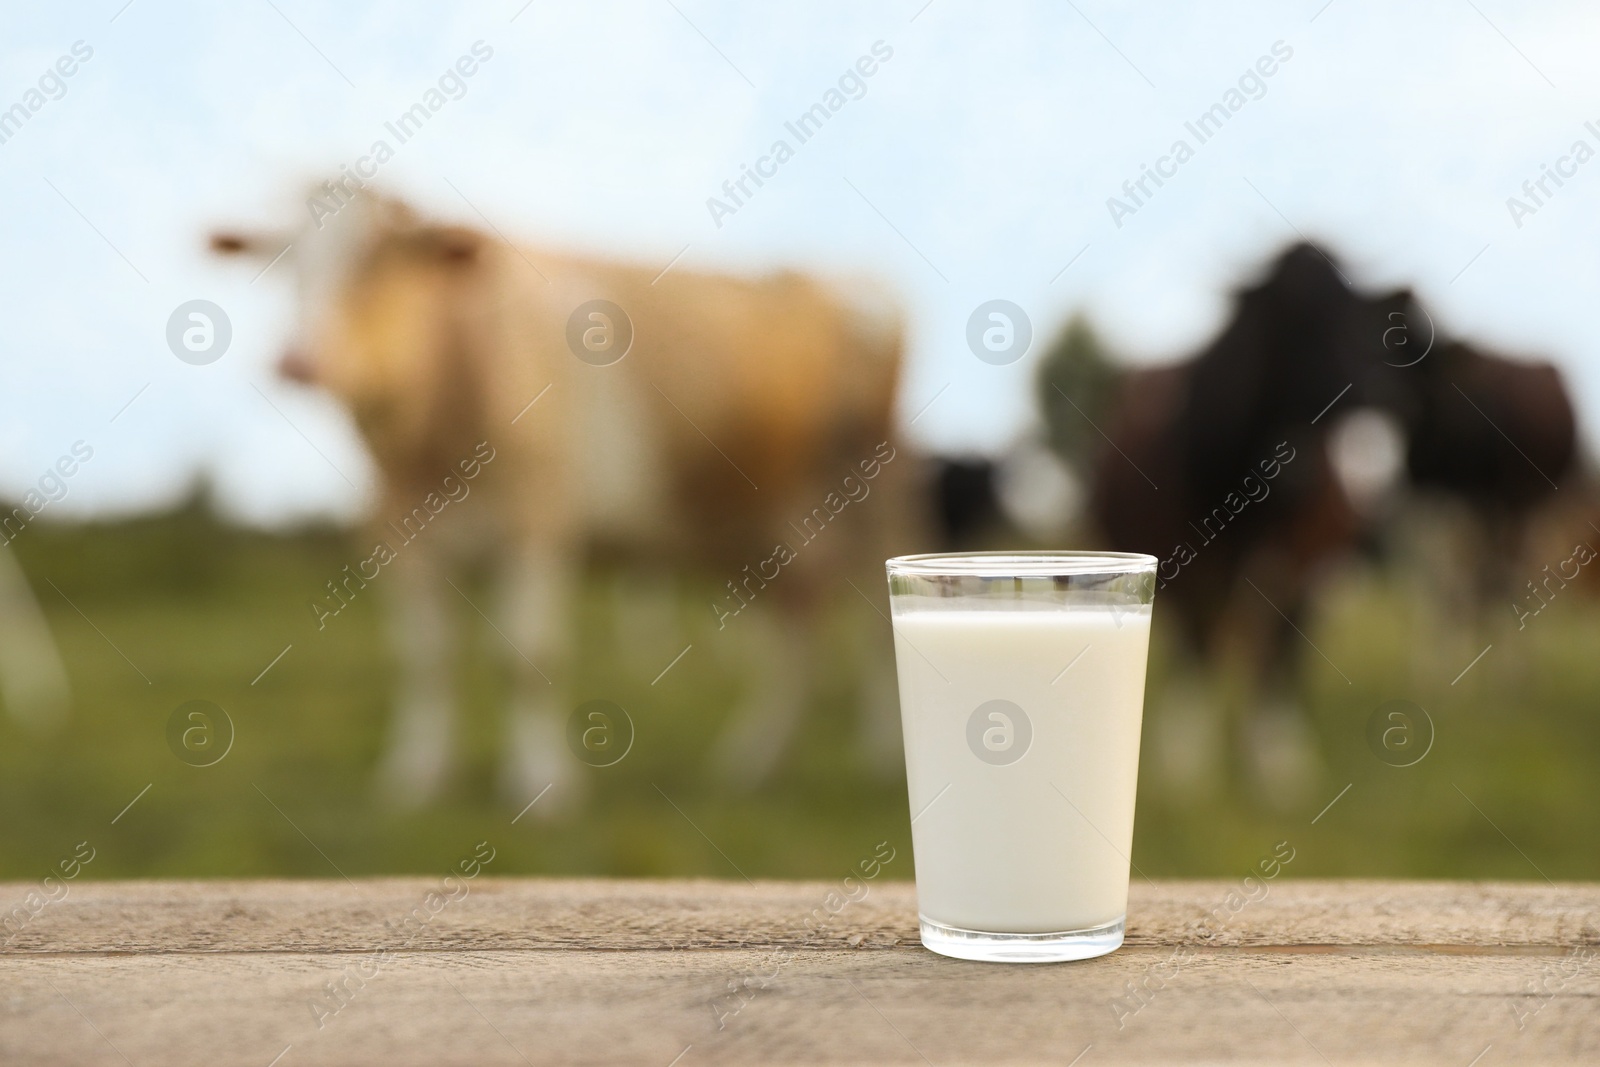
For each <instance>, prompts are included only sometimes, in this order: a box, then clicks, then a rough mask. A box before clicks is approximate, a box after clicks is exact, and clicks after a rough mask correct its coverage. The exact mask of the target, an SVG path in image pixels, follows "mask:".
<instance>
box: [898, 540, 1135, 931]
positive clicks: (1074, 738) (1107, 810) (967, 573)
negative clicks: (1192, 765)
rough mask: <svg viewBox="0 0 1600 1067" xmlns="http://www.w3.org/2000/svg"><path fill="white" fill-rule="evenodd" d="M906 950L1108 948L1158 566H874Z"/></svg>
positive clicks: (921, 560) (1073, 559) (911, 562)
mask: <svg viewBox="0 0 1600 1067" xmlns="http://www.w3.org/2000/svg"><path fill="white" fill-rule="evenodd" d="M887 567H888V572H889V598H890V602H891V605H892V616H893V618H892V621H893V625H894V639H895V663H896V667H897V670H898V673H899V678H900V716H901V721H902V724H903V728H904V734H905V746H906V781H907V788H908V792H909V794H910V801H911V844H912V852H913V855H914V857H915V863H916V870H917V910H918V912H919V917H920V919H921V924H922V943H923V944H924V945H926V946H927V947H928V948H930V949H932V950H933V951H935V952H938V953H942V954H943V955H946V956H955V957H958V958H961V959H973V960H997V961H1034V962H1044V961H1052V960H1075V959H1088V958H1090V957H1092V956H1100V955H1104V954H1105V953H1107V952H1111V951H1113V950H1114V949H1116V948H1117V947H1118V946H1119V945H1121V944H1122V935H1123V924H1124V922H1125V920H1126V917H1127V910H1128V868H1129V865H1130V862H1131V861H1130V860H1129V855H1130V852H1131V848H1132V843H1133V806H1134V791H1135V787H1136V784H1137V780H1138V770H1139V730H1140V723H1141V718H1142V712H1143V708H1144V679H1145V664H1146V660H1147V658H1148V650H1149V645H1150V615H1151V606H1152V602H1153V600H1154V597H1155V571H1156V559H1155V557H1153V556H1146V555H1139V554H1134V553H1127V552H973V553H961V554H939V555H922V556H902V557H899V558H896V559H891V560H889V561H888V563H887Z"/></svg>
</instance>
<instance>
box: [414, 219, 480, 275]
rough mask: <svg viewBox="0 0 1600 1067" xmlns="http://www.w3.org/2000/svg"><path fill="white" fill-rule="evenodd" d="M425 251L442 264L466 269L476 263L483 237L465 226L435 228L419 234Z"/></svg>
mask: <svg viewBox="0 0 1600 1067" xmlns="http://www.w3.org/2000/svg"><path fill="white" fill-rule="evenodd" d="M418 238H419V241H420V244H421V247H422V249H423V251H425V252H426V253H427V254H428V255H430V256H432V257H433V258H435V259H437V260H438V261H439V262H440V263H443V264H445V265H447V266H453V267H465V266H470V265H472V264H473V263H476V262H477V260H478V253H479V250H480V249H481V248H482V246H483V237H482V235H480V234H479V233H477V232H476V231H474V230H469V229H467V228H466V227H465V226H434V227H429V228H427V229H425V230H422V231H420V232H419V233H418Z"/></svg>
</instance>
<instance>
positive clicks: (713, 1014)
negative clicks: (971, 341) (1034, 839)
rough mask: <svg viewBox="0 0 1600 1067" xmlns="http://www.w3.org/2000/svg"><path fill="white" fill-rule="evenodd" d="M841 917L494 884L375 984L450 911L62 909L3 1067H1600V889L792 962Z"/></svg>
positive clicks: (1492, 894)
mask: <svg viewBox="0 0 1600 1067" xmlns="http://www.w3.org/2000/svg"><path fill="white" fill-rule="evenodd" d="M18 888H19V887H17V886H6V887H0V892H7V893H8V895H9V897H12V898H14V897H17V896H18V894H17V892H15V891H16V890H17V889H18ZM836 888H837V887H835V886H830V885H827V884H822V883H817V884H808V883H799V884H796V883H761V884H758V885H756V886H754V887H752V886H748V885H745V884H743V883H722V882H603V881H601V882H596V881H544V880H514V879H504V880H498V881H497V880H492V879H489V878H487V877H484V878H480V879H478V880H476V881H474V882H473V883H472V886H471V890H470V893H469V894H468V895H467V896H465V897H463V898H461V899H459V900H456V901H454V902H452V903H449V904H448V905H446V906H444V907H443V908H442V909H441V910H439V912H438V913H437V914H436V915H434V916H433V917H432V919H431V920H430V921H429V922H428V923H426V924H425V925H421V926H420V928H418V929H417V930H415V931H414V933H415V936H413V937H411V938H410V945H409V947H407V948H406V949H405V950H404V951H399V952H394V953H385V954H379V953H381V950H382V946H383V945H384V944H389V945H393V944H394V943H395V941H394V934H393V928H392V926H391V927H389V928H386V926H385V920H386V919H387V920H389V922H390V923H391V924H395V923H398V922H399V918H400V917H402V916H404V915H405V914H406V913H407V912H408V911H409V910H410V909H411V908H413V907H414V906H416V904H417V902H418V901H420V900H422V899H423V898H424V896H425V894H426V893H427V892H429V891H430V890H433V889H437V883H436V882H433V881H430V880H425V879H381V880H372V881H361V882H357V883H355V884H354V885H351V884H347V883H344V882H319V883H311V882H217V883H102V884H94V883H83V884H74V885H73V886H72V889H71V892H70V895H69V896H68V897H67V898H66V899H65V900H63V901H61V902H59V903H56V904H51V905H49V906H48V907H46V908H45V909H44V910H43V911H41V912H40V913H39V915H38V916H36V917H35V918H33V919H32V920H31V921H29V922H28V923H27V925H26V926H24V927H23V928H22V929H21V930H20V931H18V933H17V935H16V936H15V937H13V938H12V940H11V942H10V944H8V945H7V946H6V947H5V948H4V950H3V951H0V991H3V993H4V996H3V998H0V1063H30V1064H35V1063H37V1064H50V1063H108V1064H123V1063H126V1062H131V1063H134V1064H139V1065H141V1067H143V1065H144V1064H173V1065H182V1064H190V1063H195V1064H201V1063H204V1064H235V1063H237V1064H250V1065H254V1067H266V1065H267V1064H269V1063H270V1062H271V1061H272V1060H273V1058H274V1057H276V1056H278V1055H279V1054H280V1053H284V1050H285V1048H287V1049H288V1051H287V1053H284V1055H283V1058H282V1059H281V1060H280V1061H279V1063H278V1067H295V1065H299V1064H353V1063H382V1064H384V1065H385V1067H403V1065H406V1064H412V1063H417V1064H422V1063H440V1062H471V1063H474V1064H494V1063H508V1064H520V1063H524V1062H530V1063H539V1064H544V1063H558V1064H566V1063H574V1064H579V1063H583V1064H587V1063H594V1064H600V1063H619V1062H625V1063H643V1064H657V1065H660V1067H667V1065H668V1064H670V1063H672V1062H673V1061H674V1058H675V1057H678V1056H679V1055H680V1054H683V1058H682V1059H681V1060H678V1061H677V1062H678V1067H694V1065H695V1064H698V1063H745V1062H762V1063H838V1064H845V1063H922V1062H924V1061H927V1062H931V1063H937V1064H940V1065H944V1064H956V1063H993V1062H1006V1063H1029V1062H1051V1063H1058V1064H1061V1063H1068V1062H1070V1061H1072V1059H1073V1057H1074V1056H1078V1055H1079V1054H1080V1053H1084V1050H1085V1049H1086V1048H1087V1049H1088V1051H1087V1052H1086V1053H1084V1055H1083V1059H1082V1060H1080V1061H1079V1064H1080V1067H1093V1065H1094V1064H1096V1063H1163V1062H1244V1063H1267V1062H1271V1063H1274V1064H1283V1063H1324V1062H1331V1063H1392V1062H1397V1061H1408V1062H1423V1063H1450V1064H1457V1065H1461V1067H1465V1065H1466V1064H1468V1063H1469V1062H1471V1061H1472V1060H1473V1058H1474V1057H1476V1056H1479V1055H1480V1053H1483V1054H1484V1055H1483V1058H1482V1059H1481V1060H1479V1061H1478V1067H1490V1065H1493V1064H1504V1063H1528V1062H1540V1063H1592V1062H1596V1061H1600V950H1596V949H1593V948H1589V947H1587V946H1592V945H1594V944H1595V943H1596V930H1597V925H1600V887H1596V886H1577V885H1567V886H1556V887H1550V886H1547V885H1543V884H1541V885H1537V886H1536V885H1470V884H1464V883H1384V882H1295V881H1292V880H1289V879H1281V880H1279V881H1278V882H1275V883H1273V884H1272V885H1271V888H1270V892H1269V894H1268V895H1267V896H1266V897H1265V898H1264V899H1261V900H1259V901H1257V902H1255V903H1252V904H1249V905H1246V906H1244V907H1243V908H1242V909H1241V910H1239V911H1238V912H1237V913H1236V914H1231V915H1230V916H1229V918H1228V921H1227V922H1226V923H1222V924H1220V925H1218V927H1217V929H1218V933H1217V935H1216V936H1215V937H1213V938H1211V939H1209V941H1208V940H1207V939H1204V938H1201V937H1200V936H1199V933H1198V931H1199V930H1200V929H1201V923H1202V921H1203V916H1204V915H1205V914H1206V913H1207V912H1208V911H1211V910H1212V909H1214V908H1215V907H1216V906H1217V905H1218V904H1220V903H1221V902H1222V901H1224V900H1226V899H1227V894H1228V892H1229V891H1230V889H1231V888H1233V887H1232V885H1231V884H1230V883H1222V882H1197V883H1184V882H1175V883H1158V884H1156V885H1155V886H1149V885H1141V886H1140V887H1138V888H1136V890H1135V892H1134V898H1133V903H1132V915H1133V919H1132V922H1133V928H1134V936H1133V937H1131V938H1130V944H1129V946H1128V947H1126V948H1124V949H1123V950H1122V951H1121V952H1118V953H1116V954H1114V955H1112V956H1109V957H1105V958H1103V959H1100V960H1092V961H1087V962H1084V963H1076V964H1061V965H1047V966H1037V965H1036V966H1022V965H1012V966H996V965H987V964H977V963H967V962H962V961H957V960H947V959H943V958H941V957H938V956H934V955H933V954H931V953H928V952H926V951H924V950H922V949H921V948H920V947H919V946H917V945H916V944H915V928H914V901H913V898H912V895H911V891H910V886H909V885H906V884H903V883H889V882H876V883H871V891H870V893H869V894H868V896H867V897H866V898H865V899H863V900H861V901H859V902H857V903H852V904H849V905H848V906H846V907H844V908H843V909H842V910H841V911H840V912H839V914H838V915H837V916H836V917H834V918H833V919H832V921H831V922H830V923H829V924H828V925H827V926H826V928H825V929H824V931H823V935H822V936H821V937H819V938H817V939H816V943H815V944H814V945H812V946H810V947H806V945H805V939H804V937H803V936H802V935H801V934H800V933H799V932H798V931H801V930H802V929H803V928H804V924H805V916H806V915H807V914H808V913H809V912H810V911H811V909H813V908H815V907H817V906H818V905H819V903H820V902H821V901H823V900H824V899H825V898H826V896H827V894H828V893H829V892H830V891H832V890H834V889H836ZM4 899H7V897H0V900H4ZM405 929H408V930H409V929H410V927H405ZM386 933H387V935H388V936H387V938H386ZM858 934H859V935H862V937H861V945H862V947H861V948H860V949H853V948H848V947H844V946H846V945H847V944H848V943H849V942H848V940H847V939H849V938H850V937H852V936H853V935H858ZM402 940H404V939H402ZM741 940H742V941H743V942H744V943H743V944H742V945H741V944H740V942H741ZM897 942H898V943H897ZM329 983H335V984H336V986H337V987H338V992H337V993H334V992H330V989H329ZM1135 989H1137V990H1138V992H1137V993H1134V992H1133V990H1135ZM1530 990H1538V992H1537V993H1530ZM690 1046H692V1047H690ZM1090 1046H1092V1047H1090ZM685 1048H688V1049H689V1051H688V1052H687V1053H684V1049H685ZM1485 1049H1487V1050H1488V1051H1487V1053H1485ZM124 1057H126V1059H124Z"/></svg>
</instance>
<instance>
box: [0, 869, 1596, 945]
mask: <svg viewBox="0 0 1600 1067" xmlns="http://www.w3.org/2000/svg"><path fill="white" fill-rule="evenodd" d="M464 885H465V893H466V895H465V896H464V897H460V898H459V899H457V900H454V901H451V902H450V903H447V904H445V905H444V906H443V907H442V908H441V909H440V910H439V911H438V912H437V913H436V914H433V915H431V916H430V917H429V919H428V921H427V922H426V923H425V924H424V923H420V922H418V923H413V924H405V918H406V916H407V915H412V914H414V913H416V912H417V911H418V909H421V912H422V914H426V913H427V909H428V895H429V894H430V893H442V892H443V891H444V887H443V883H442V882H441V881H440V880H439V879H426V878H376V879H366V880H362V881H360V882H357V883H355V884H354V885H352V884H350V883H346V882H343V881H332V880H329V881H295V882H289V881H249V882H233V881H216V882H98V883H97V882H83V883H75V884H71V885H70V888H69V893H68V896H67V898H66V899H65V900H64V901H62V902H60V903H55V904H51V905H49V906H47V907H45V908H44V909H43V910H42V911H41V912H40V913H39V915H38V916H37V917H34V918H32V919H31V920H29V921H28V922H27V923H26V924H24V925H23V926H22V928H21V929H20V931H18V932H17V933H16V934H15V936H13V937H12V938H11V940H10V941H9V942H5V941H4V937H3V935H0V954H5V953H19V952H23V953H28V952H103V951H106V950H107V949H108V948H114V949H115V950H117V951H123V952H174V951H181V952H204V951H226V952H260V951H270V952H280V951H295V952H308V953H315V952H359V951H362V950H366V949H371V948H373V947H374V946H376V945H379V944H388V945H391V946H394V947H399V945H400V944H401V943H406V947H408V948H410V949H413V950H418V951H432V950H467V949H485V950H495V949H508V948H520V949H545V948H587V949H686V948H737V947H776V946H788V947H801V946H803V945H807V944H812V945H821V946H826V945H833V946H836V947H845V946H847V945H849V944H851V943H850V942H849V939H850V938H851V937H853V936H857V935H859V938H860V940H861V941H862V942H863V943H864V944H865V945H866V946H869V947H887V946H892V945H894V944H896V943H910V944H915V943H916V939H917V926H916V902H915V894H914V892H913V889H912V886H911V884H910V883H908V882H890V881H877V882H868V883H865V888H866V890H867V895H866V897H865V898H864V899H860V900H859V901H857V902H854V903H850V904H848V905H846V906H845V907H844V908H843V909H842V910H841V911H840V912H839V913H838V915H837V916H834V917H831V918H830V921H828V922H827V923H826V924H825V926H824V928H823V930H822V932H821V934H820V936H813V935H812V934H810V933H809V932H808V923H807V917H808V916H810V915H812V913H813V911H815V910H817V909H821V910H822V915H823V916H827V914H828V913H827V904H828V902H829V900H830V894H840V895H841V896H842V895H843V889H842V886H841V885H840V884H839V883H828V882H763V883H760V884H758V885H755V886H750V885H747V884H745V883H743V882H731V881H728V882H723V881H607V880H600V879H587V880H576V879H567V880H561V879H549V880H544V879H539V880H533V879H511V878H492V877H489V876H487V875H485V876H482V877H480V878H478V879H475V880H473V881H471V882H468V883H464ZM36 888H37V887H36V886H30V885H28V884H26V883H11V884H9V885H7V884H0V902H7V901H9V902H13V903H15V902H20V901H21V900H22V899H23V898H24V897H25V896H26V894H27V893H28V891H29V890H30V889H36ZM1264 889H1265V893H1266V895H1265V896H1264V897H1260V899H1257V900H1255V901H1254V902H1247V903H1242V904H1240V903H1239V902H1240V901H1247V900H1248V892H1247V891H1246V890H1245V889H1244V888H1243V887H1242V885H1241V883H1239V882H1237V881H1184V882H1159V883H1155V884H1148V883H1143V882H1138V881H1136V882H1135V883H1134V884H1133V887H1132V889H1131V892H1130V900H1129V905H1128V913H1129V920H1128V922H1129V928H1128V944H1129V945H1130V946H1135V945H1173V944H1190V945H1205V944H1213V945H1230V946H1266V945H1455V946H1472V945H1476V946H1500V945H1543V946H1548V947H1560V946H1568V945H1573V944H1586V945H1600V886H1596V885H1572V884H1568V885H1556V886H1549V885H1545V884H1542V883H1540V884H1534V883H1527V882H1521V883H1477V882H1379V881H1309V880H1302V881H1296V880H1293V879H1290V878H1283V879H1280V880H1278V881H1276V882H1271V883H1266V884H1265V885H1264ZM1259 892H1260V891H1259V890H1258V891H1257V893H1258V895H1259ZM457 893H458V894H459V893H460V890H457ZM834 899H835V901H836V900H837V899H838V898H837V897H836V898H834ZM1230 901H1233V902H1234V903H1235V905H1236V906H1238V910H1237V911H1234V910H1231V907H1230ZM1208 920H1209V921H1208ZM395 927H399V928H401V929H402V930H403V933H402V934H401V935H400V936H398V937H397V936H396V934H395V933H394V930H393V928H395ZM1207 931H1210V935H1211V936H1209V937H1208V936H1206V935H1207Z"/></svg>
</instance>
